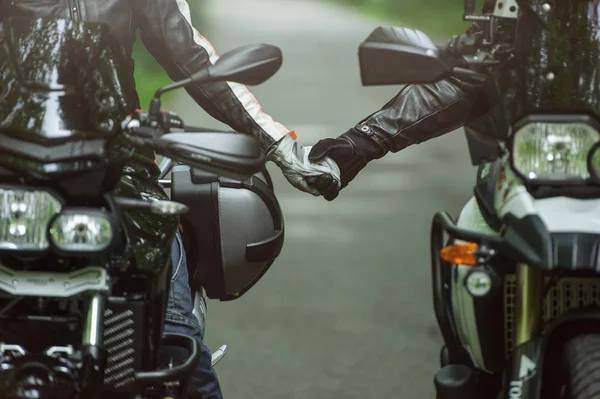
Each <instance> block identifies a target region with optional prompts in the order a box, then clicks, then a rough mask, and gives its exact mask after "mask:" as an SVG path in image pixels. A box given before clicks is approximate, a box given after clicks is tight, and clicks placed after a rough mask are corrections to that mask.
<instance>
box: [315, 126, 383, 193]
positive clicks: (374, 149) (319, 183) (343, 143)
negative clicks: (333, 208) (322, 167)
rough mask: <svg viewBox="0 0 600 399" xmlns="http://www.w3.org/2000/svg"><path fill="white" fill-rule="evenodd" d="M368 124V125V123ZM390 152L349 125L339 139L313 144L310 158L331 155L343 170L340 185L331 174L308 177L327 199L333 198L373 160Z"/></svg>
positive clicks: (341, 170) (316, 159)
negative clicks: (332, 179) (334, 182)
mask: <svg viewBox="0 0 600 399" xmlns="http://www.w3.org/2000/svg"><path fill="white" fill-rule="evenodd" d="M365 126H366V125H365ZM386 153H387V151H386V150H384V149H382V148H381V146H379V145H378V144H377V143H376V142H375V141H373V140H371V139H370V138H369V137H367V136H366V135H365V134H363V133H362V132H361V131H360V130H358V129H350V130H348V131H347V132H346V133H344V134H342V135H341V136H339V137H338V138H336V139H323V140H320V141H319V142H318V143H317V144H315V145H314V147H312V150H311V151H310V154H309V156H308V159H309V160H311V161H313V162H318V161H320V160H322V159H326V158H328V157H331V158H332V159H333V160H334V161H335V163H336V164H337V166H338V167H339V170H340V172H341V174H340V177H341V185H336V184H333V182H332V181H331V179H329V178H328V176H315V177H311V178H308V179H307V181H308V183H309V184H310V185H311V186H312V187H314V188H316V189H317V190H319V192H320V193H321V195H323V197H325V199H326V200H327V201H333V200H334V199H335V198H336V197H337V196H338V194H339V192H340V191H341V190H342V189H343V188H344V187H346V186H347V185H348V183H350V182H351V181H352V180H353V179H354V178H355V177H356V175H357V174H358V172H360V171H361V170H362V169H363V168H364V167H365V166H366V165H367V163H369V162H370V161H372V160H373V159H377V158H381V157H382V156H383V155H385V154H386Z"/></svg>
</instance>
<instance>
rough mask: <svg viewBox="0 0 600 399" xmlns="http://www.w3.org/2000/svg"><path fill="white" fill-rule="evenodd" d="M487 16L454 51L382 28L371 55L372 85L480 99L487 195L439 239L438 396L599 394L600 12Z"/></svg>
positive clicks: (536, 10)
mask: <svg viewBox="0 0 600 399" xmlns="http://www.w3.org/2000/svg"><path fill="white" fill-rule="evenodd" d="M474 4H475V2H474V1H471V0H466V1H465V19H466V20H468V21H474V22H477V23H476V24H475V25H474V26H473V28H471V29H470V30H469V31H468V33H467V34H466V35H462V36H457V37H456V38H454V39H453V40H451V41H450V42H449V44H447V45H444V46H436V45H435V44H434V43H433V42H432V41H431V40H430V39H429V38H428V37H427V36H426V35H425V34H424V33H422V32H420V31H417V30H413V29H405V28H392V27H381V28H378V29H376V30H375V31H374V32H373V33H372V34H371V36H369V38H368V39H367V40H366V41H365V42H364V43H362V45H361V47H360V63H361V73H362V80H363V84H365V85H382V84H401V83H407V84H428V83H433V82H438V81H441V80H445V79H447V80H452V81H454V82H455V84H457V85H460V86H461V87H462V88H463V90H465V91H467V92H470V95H472V96H473V97H471V98H477V104H476V105H477V106H476V107H475V110H476V112H471V114H470V115H468V116H467V115H465V120H467V123H466V125H465V131H466V133H467V139H468V143H469V148H470V152H471V157H472V161H473V164H474V165H480V167H479V171H478V176H477V180H476V185H475V188H474V197H473V198H472V199H471V200H470V201H469V202H468V203H467V205H466V206H465V207H464V208H463V210H462V212H461V214H460V216H459V218H458V220H457V222H455V221H453V220H452V218H451V217H450V216H449V215H448V214H447V213H438V214H436V216H435V218H434V221H433V227H432V235H431V239H432V241H431V253H432V279H433V294H434V305H435V313H436V317H437V320H438V324H439V327H440V330H441V332H442V335H443V338H444V343H445V345H444V347H443V349H442V353H441V366H442V369H441V370H440V371H439V372H438V373H437V374H436V376H435V386H436V391H437V397H438V398H440V399H459V398H460V399H469V398H473V399H474V398H513V399H516V398H523V399H525V398H527V399H531V398H544V399H547V398H571V399H586V398H598V397H600V275H599V273H600V256H599V254H600V252H599V249H600V216H599V215H600V213H599V212H598V210H599V209H600V184H599V183H600V151H599V148H600V79H599V77H600V9H599V7H598V2H597V1H592V0H552V1H550V0H548V1H547V0H496V1H495V2H493V7H490V11H489V13H487V14H475V13H473V11H474ZM432 90H435V88H433V89H432Z"/></svg>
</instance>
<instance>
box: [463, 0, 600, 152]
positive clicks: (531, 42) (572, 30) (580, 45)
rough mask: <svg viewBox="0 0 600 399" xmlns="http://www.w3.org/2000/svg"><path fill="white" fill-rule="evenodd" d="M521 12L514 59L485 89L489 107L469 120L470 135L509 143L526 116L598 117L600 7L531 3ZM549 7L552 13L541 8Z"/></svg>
mask: <svg viewBox="0 0 600 399" xmlns="http://www.w3.org/2000/svg"><path fill="white" fill-rule="evenodd" d="M525 3H526V4H529V5H530V7H531V8H530V9H526V8H525V7H521V12H520V16H519V20H518V22H517V27H516V32H515V34H516V36H515V37H516V39H515V52H514V54H515V56H516V59H515V60H514V61H513V62H511V63H510V65H507V66H506V67H504V68H501V69H500V70H499V71H498V72H497V73H496V75H495V76H494V78H493V79H490V81H489V82H488V84H487V85H486V94H487V95H488V98H489V99H490V103H491V108H490V109H489V111H488V112H487V113H485V114H484V115H483V116H480V117H479V118H476V119H474V120H472V121H470V122H469V123H468V124H467V126H466V127H467V128H468V129H469V130H470V132H471V133H472V134H479V135H482V136H486V137H487V138H490V139H497V140H505V139H506V138H507V134H508V132H509V131H510V126H511V125H512V124H513V123H514V122H516V120H518V119H519V118H521V117H523V116H525V115H527V114H540V113H553V114H557V113H569V114H573V113H587V114H591V115H592V116H595V117H598V118H600V86H599V85H600V35H599V32H600V28H599V23H600V15H599V7H600V3H599V2H598V1H597V0H555V1H553V2H550V3H548V2H547V1H546V0H531V1H530V2H529V3H527V2H525ZM545 3H548V4H550V5H551V9H550V11H549V12H545V11H544V10H543V4H545Z"/></svg>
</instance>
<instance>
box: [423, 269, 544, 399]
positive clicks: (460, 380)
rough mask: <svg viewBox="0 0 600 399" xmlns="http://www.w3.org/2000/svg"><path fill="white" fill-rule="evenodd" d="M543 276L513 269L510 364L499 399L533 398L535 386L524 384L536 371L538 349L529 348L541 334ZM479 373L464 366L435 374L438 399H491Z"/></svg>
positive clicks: (458, 365)
mask: <svg viewBox="0 0 600 399" xmlns="http://www.w3.org/2000/svg"><path fill="white" fill-rule="evenodd" d="M543 281H544V280H543V274H542V272H541V270H538V269H535V268H532V267H529V266H528V265H526V264H518V265H517V266H516V288H515V313H514V332H513V334H514V335H513V348H512V349H513V355H512V359H513V360H512V363H510V362H509V363H508V364H507V365H508V367H509V368H508V369H507V386H506V389H505V390H503V391H505V394H504V396H502V398H520V399H521V398H522V399H525V398H528V397H534V396H535V395H534V392H535V391H536V390H537V388H538V387H537V385H534V384H531V385H529V384H527V383H526V381H527V380H528V379H529V378H530V377H531V376H532V373H535V372H536V369H537V365H536V364H535V363H534V361H535V360H536V359H537V352H536V351H537V347H536V346H533V345H528V344H527V343H530V342H531V341H532V340H533V339H535V338H537V337H538V336H539V334H540V332H541V324H542V300H543V297H542V296H543V288H544V284H543ZM477 375H478V373H477V372H476V371H475V370H474V369H473V368H472V367H471V366H467V365H463V364H449V365H446V366H445V367H443V368H442V369H441V370H440V371H439V372H438V374H437V375H436V378H435V381H436V389H437V398H438V399H479V398H491V397H493V396H492V392H490V391H493V390H496V391H497V390H498V388H499V387H498V386H497V387H496V388H495V389H491V388H490V387H489V386H488V384H485V383H482V379H481V378H479V377H478V376H477Z"/></svg>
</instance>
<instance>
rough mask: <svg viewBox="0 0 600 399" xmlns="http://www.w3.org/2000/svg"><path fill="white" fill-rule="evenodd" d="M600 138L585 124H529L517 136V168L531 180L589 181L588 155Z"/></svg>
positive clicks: (515, 144) (513, 152)
mask: <svg viewBox="0 0 600 399" xmlns="http://www.w3.org/2000/svg"><path fill="white" fill-rule="evenodd" d="M599 138H600V135H599V133H598V131H597V130H596V129H594V128H593V127H592V126H590V125H588V124H585V123H577V122H573V123H554V122H535V123H528V124H526V125H525V126H523V127H522V128H520V129H519V130H517V131H516V132H515V134H514V138H513V147H512V162H513V166H514V168H515V170H516V171H517V172H518V173H519V174H521V175H522V176H523V177H524V178H525V179H528V180H554V181H582V180H586V179H587V178H589V176H590V174H589V171H588V167H587V156H588V152H589V151H590V149H591V148H592V147H593V146H594V144H595V143H596V142H598V139H599Z"/></svg>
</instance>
